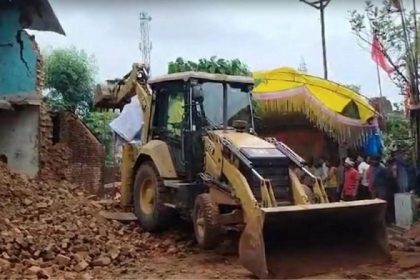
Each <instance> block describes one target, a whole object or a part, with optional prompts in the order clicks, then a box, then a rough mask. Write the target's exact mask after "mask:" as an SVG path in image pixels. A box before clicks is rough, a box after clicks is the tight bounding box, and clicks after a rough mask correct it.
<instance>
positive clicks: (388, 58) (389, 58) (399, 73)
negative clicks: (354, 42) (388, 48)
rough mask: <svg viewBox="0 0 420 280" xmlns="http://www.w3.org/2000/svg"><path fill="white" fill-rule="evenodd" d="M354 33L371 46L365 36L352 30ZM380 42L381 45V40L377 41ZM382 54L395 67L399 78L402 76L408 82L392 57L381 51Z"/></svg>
mask: <svg viewBox="0 0 420 280" xmlns="http://www.w3.org/2000/svg"><path fill="white" fill-rule="evenodd" d="M353 33H354V35H356V37H357V38H359V39H360V40H362V41H363V42H365V43H367V44H368V45H369V46H371V47H372V43H371V42H370V41H369V40H367V39H365V38H363V37H362V36H360V34H359V33H357V32H353ZM379 43H380V44H381V46H382V43H381V42H379ZM382 53H383V54H384V56H385V58H386V59H387V61H388V62H389V63H390V64H391V65H392V67H394V69H395V71H396V72H397V74H398V75H399V76H400V77H401V78H403V80H404V81H405V82H406V83H409V81H408V79H407V78H406V77H405V76H404V74H403V73H402V72H401V71H400V70H399V69H398V67H397V65H396V63H394V61H392V59H391V57H390V56H389V55H388V53H387V52H382Z"/></svg>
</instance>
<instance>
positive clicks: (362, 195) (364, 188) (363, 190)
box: [357, 156, 372, 199]
mask: <svg viewBox="0 0 420 280" xmlns="http://www.w3.org/2000/svg"><path fill="white" fill-rule="evenodd" d="M357 163H358V166H357V170H358V171H359V175H360V187H359V191H358V193H357V198H358V199H370V198H372V193H371V192H370V190H369V180H368V176H367V171H368V169H369V164H368V163H367V162H366V161H365V159H364V158H363V157H361V156H359V157H357Z"/></svg>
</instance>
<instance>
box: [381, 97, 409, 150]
mask: <svg viewBox="0 0 420 280" xmlns="http://www.w3.org/2000/svg"><path fill="white" fill-rule="evenodd" d="M395 105H396V104H394V106H395ZM401 108H402V105H400V104H398V106H396V109H395V110H394V111H393V112H392V113H390V114H388V116H387V122H386V130H385V133H384V146H385V152H386V155H389V153H390V151H392V150H395V149H397V148H398V149H401V150H402V151H405V152H410V151H412V148H413V144H414V140H413V137H411V135H410V129H411V128H410V122H409V120H407V118H405V116H404V114H403V112H402V111H401Z"/></svg>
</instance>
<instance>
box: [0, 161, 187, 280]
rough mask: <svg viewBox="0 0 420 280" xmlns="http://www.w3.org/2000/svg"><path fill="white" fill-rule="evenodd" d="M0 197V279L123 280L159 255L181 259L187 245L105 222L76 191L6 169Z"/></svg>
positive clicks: (97, 209)
mask: <svg viewBox="0 0 420 280" xmlns="http://www.w3.org/2000/svg"><path fill="white" fill-rule="evenodd" d="M0 164H1V163H0ZM0 197H1V203H0V211H1V213H2V215H1V217H0V232H1V234H0V274H1V275H7V276H9V278H22V277H33V278H39V279H47V278H57V277H58V278H60V277H63V275H65V277H64V278H65V279H71V278H73V279H80V278H85V279H86V278H88V279H90V277H101V276H102V277H108V278H109V277H110V276H113V275H114V276H118V275H119V276H122V275H124V273H127V270H128V269H129V268H130V265H132V264H134V263H135V265H136V267H139V263H141V262H142V260H145V259H147V258H151V257H153V256H156V255H159V254H162V253H165V254H167V255H174V256H177V257H182V255H184V254H185V252H187V250H188V249H187V248H188V247H189V245H190V244H189V243H190V242H191V241H190V240H189V239H188V238H187V239H185V241H181V242H180V241H179V240H178V242H177V241H176V238H174V236H173V233H168V234H166V235H163V236H162V235H161V236H156V235H151V234H149V233H145V232H143V231H142V230H141V228H139V227H138V226H137V225H136V223H131V224H128V225H127V224H121V223H119V222H117V221H107V220H105V219H103V218H102V217H101V216H100V215H99V212H100V211H101V210H103V209H101V207H102V206H101V205H100V204H99V203H96V202H95V201H93V200H92V199H93V197H94V196H90V197H89V196H88V195H87V194H85V193H83V192H82V191H81V190H80V189H79V188H77V187H76V186H75V185H72V184H70V183H67V182H65V181H62V182H54V181H48V182H47V181H37V180H34V179H31V178H28V177H25V176H23V175H19V174H14V173H12V172H10V171H9V170H8V169H7V168H6V167H5V166H4V165H0Z"/></svg>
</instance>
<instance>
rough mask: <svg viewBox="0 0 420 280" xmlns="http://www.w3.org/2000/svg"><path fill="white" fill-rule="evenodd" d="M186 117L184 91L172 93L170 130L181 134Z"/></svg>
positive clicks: (169, 117)
mask: <svg viewBox="0 0 420 280" xmlns="http://www.w3.org/2000/svg"><path fill="white" fill-rule="evenodd" d="M183 118H184V99H183V94H182V93H177V92H174V93H171V94H170V96H169V110H168V126H167V127H168V130H170V131H171V132H172V133H173V134H174V135H175V136H181V129H182V120H183Z"/></svg>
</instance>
